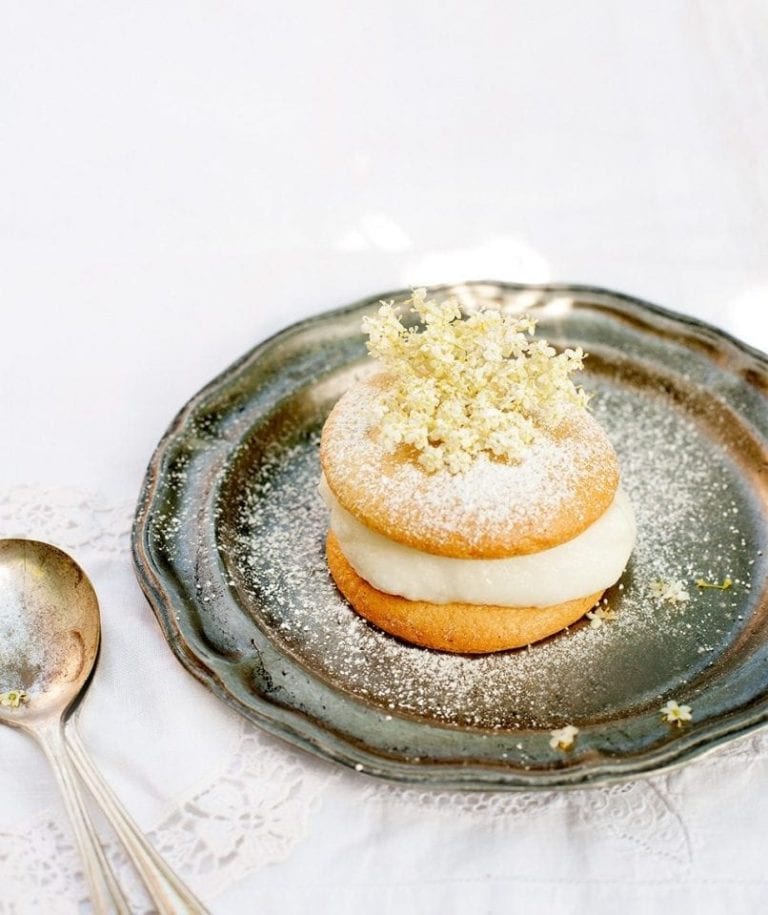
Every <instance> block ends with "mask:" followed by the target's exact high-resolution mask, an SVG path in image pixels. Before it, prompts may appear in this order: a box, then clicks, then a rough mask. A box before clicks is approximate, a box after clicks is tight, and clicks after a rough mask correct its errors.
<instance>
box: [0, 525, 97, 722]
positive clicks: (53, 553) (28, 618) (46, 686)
mask: <svg viewBox="0 0 768 915" xmlns="http://www.w3.org/2000/svg"><path fill="white" fill-rule="evenodd" d="M100 632H101V625H100V618H99V602H98V600H97V598H96V592H95V591H94V590H93V586H92V585H91V583H90V581H89V580H88V577H87V575H86V574H85V573H84V572H83V570H82V569H81V568H80V566H79V565H77V563H76V562H75V561H74V560H73V559H72V558H71V557H70V556H68V555H67V554H66V553H64V552H62V550H60V549H58V548H57V547H55V546H51V545H50V544H47V543H40V542H39V541H36V540H0V692H4V691H6V690H15V689H20V690H23V691H24V692H25V693H26V694H27V697H28V701H26V702H24V703H22V704H20V705H19V706H18V708H3V707H2V706H0V718H2V719H3V721H4V723H7V724H10V725H12V726H15V727H21V728H24V727H25V726H27V725H29V724H31V723H32V722H33V721H34V722H38V721H40V719H43V718H46V717H49V716H56V717H59V716H60V715H62V714H63V713H64V712H66V711H67V709H69V707H70V706H71V705H72V704H73V703H74V702H75V700H76V699H77V697H78V696H79V695H80V694H81V692H82V690H83V687H84V686H85V684H86V683H87V681H88V678H89V677H90V675H91V673H92V671H93V667H94V664H95V663H96V658H97V655H98V652H99V641H100Z"/></svg>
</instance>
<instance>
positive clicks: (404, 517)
mask: <svg viewBox="0 0 768 915" xmlns="http://www.w3.org/2000/svg"><path fill="white" fill-rule="evenodd" d="M445 326H446V327H448V329H449V330H450V324H446V325H445ZM462 332H464V333H466V330H465V329H462ZM415 336H416V335H414V337H415ZM407 339H408V340H409V341H410V340H412V339H413V338H411V337H408V338H407ZM551 352H552V353H554V350H551ZM401 381H402V379H401V378H399V377H398V376H397V375H395V374H393V373H392V372H391V371H390V372H388V371H386V370H385V371H382V372H379V373H378V374H375V375H373V376H371V377H369V378H367V379H365V380H363V381H360V382H358V383H357V384H355V385H354V386H353V388H351V389H350V390H349V391H348V392H347V393H346V394H345V395H344V396H343V397H342V398H341V399H340V400H339V401H338V402H337V404H336V405H335V407H334V408H333V410H332V411H331V413H330V415H329V417H328V419H327V421H326V423H325V426H324V428H323V433H322V440H321V447H320V459H321V464H322V471H323V474H322V480H321V487H320V488H321V492H322V493H323V496H324V498H325V500H326V502H327V504H328V506H329V508H330V510H331V522H330V532H329V534H328V538H327V559H328V566H329V569H330V572H331V575H332V576H333V579H334V581H335V582H336V585H337V587H338V588H339V590H340V591H341V593H342V594H343V596H344V597H345V598H346V599H347V601H348V602H349V603H350V604H351V606H352V607H353V608H354V609H355V610H357V612H358V613H360V615H361V616H363V617H365V619H367V620H368V621H370V622H371V623H373V624H375V625H376V626H378V627H379V628H381V629H383V630H384V631H385V632H388V633H390V634H391V635H394V636H397V637H399V638H401V639H403V640H405V641H407V642H410V643H413V644H416V645H420V646H423V647H427V648H431V649H436V650H442V651H450V652H461V653H484V652H493V651H501V650H505V649H510V648H517V647H520V646H524V645H528V644H530V643H532V642H536V641H538V640H540V639H543V638H546V637H547V636H550V635H553V634H554V633H556V632H558V631H560V630H562V629H564V628H565V627H567V626H569V625H571V624H572V623H574V622H576V621H577V620H578V619H580V618H581V617H582V616H583V615H584V614H585V613H586V612H587V611H588V610H589V609H590V608H591V607H593V606H594V605H595V604H596V603H597V602H598V601H599V600H600V598H601V597H602V595H603V593H604V591H605V590H606V589H607V588H608V587H610V586H611V585H613V584H614V583H615V582H616V581H617V580H618V579H619V578H620V576H621V574H622V572H623V570H624V567H625V566H626V563H627V561H628V559H629V556H630V554H631V551H632V549H633V547H634V542H635V521H634V513H633V511H632V506H631V505H630V503H629V501H628V499H627V497H626V495H625V494H624V492H623V490H622V488H621V485H620V477H619V465H618V460H617V457H616V454H615V452H614V450H613V447H612V446H611V443H610V441H609V440H608V438H607V436H606V435H605V433H604V432H603V430H602V429H601V427H600V426H599V424H598V423H597V422H596V420H595V419H594V418H593V417H592V415H591V414H590V413H589V412H588V410H586V409H585V408H584V406H583V404H579V403H575V402H566V403H564V405H563V407H562V409H561V410H560V413H559V414H558V421H557V423H555V424H552V423H549V424H548V423H541V424H540V425H539V426H538V427H537V430H536V434H535V435H534V436H531V437H530V440H526V447H525V448H524V449H522V451H521V452H520V453H516V454H515V455H514V456H513V457H511V458H509V457H505V456H504V455H499V454H498V453H488V452H487V451H483V450H480V449H475V453H473V455H472V459H471V461H468V462H467V466H466V467H463V468H462V470H461V472H451V469H450V468H449V467H446V466H440V467H437V468H436V469H434V470H432V469H430V468H425V466H423V464H422V463H420V462H419V452H418V450H417V448H416V447H415V446H414V445H413V444H410V443H405V442H403V441H400V442H399V443H398V442H395V443H394V445H393V443H392V441H391V439H388V438H387V437H386V436H385V435H383V434H382V429H381V424H380V422H378V421H377V418H380V417H381V416H382V409H381V405H382V403H385V404H386V403H387V398H388V396H389V395H391V394H393V392H394V391H396V389H397V386H398V384H400V383H401ZM389 402H390V403H391V402H393V401H392V400H391V399H390V401H389ZM466 412H467V413H468V414H469V413H471V407H470V408H469V409H467V411H466ZM448 431H449V433H450V431H451V430H450V429H449V430H448ZM455 440H458V441H461V439H460V438H458V439H455Z"/></svg>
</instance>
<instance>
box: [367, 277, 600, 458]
mask: <svg viewBox="0 0 768 915" xmlns="http://www.w3.org/2000/svg"><path fill="white" fill-rule="evenodd" d="M405 305H406V306H409V310H410V312H411V313H413V314H416V315H417V316H418V317H419V319H420V320H421V323H422V325H423V327H421V328H416V327H406V326H404V325H403V323H402V321H401V319H400V315H399V311H398V309H397V308H396V307H395V306H394V304H393V303H392V302H384V303H382V305H381V307H380V308H379V310H378V312H377V314H376V315H374V316H370V317H366V318H364V319H363V330H364V331H365V333H367V334H368V350H369V352H370V353H371V355H372V356H374V357H375V358H377V359H379V360H380V361H381V363H382V364H383V366H384V367H385V369H386V370H387V372H388V374H389V375H390V376H391V378H392V380H393V383H392V385H391V387H389V388H388V389H387V391H386V393H385V394H384V395H383V398H384V399H383V402H382V403H381V405H380V415H379V416H378V420H379V425H380V431H381V435H382V436H383V440H384V442H385V443H386V444H387V446H388V447H390V448H395V447H396V446H397V445H400V444H406V445H410V446H411V447H412V448H414V449H415V450H416V451H417V452H418V453H419V454H418V462H419V464H420V465H421V466H422V467H423V468H424V469H425V470H427V471H428V472H434V471H438V470H443V469H446V470H448V471H449V472H450V473H461V472H463V471H465V470H466V469H467V468H468V467H469V466H470V464H471V462H472V460H473V459H474V458H475V457H476V456H477V455H478V454H480V453H481V452H486V453H488V454H491V455H493V456H494V457H497V458H499V459H502V460H512V461H514V460H519V459H520V457H521V456H522V454H523V451H524V449H525V448H526V447H527V446H528V445H530V444H531V442H533V441H534V439H535V438H536V434H537V427H538V426H542V425H543V426H548V427H550V428H556V427H557V426H558V425H559V424H560V423H561V422H562V420H563V418H564V417H565V414H566V412H567V411H568V410H569V409H571V408H573V407H574V406H576V407H581V408H584V407H586V406H587V403H588V400H589V397H588V395H587V394H586V393H585V392H584V390H583V389H582V388H580V387H577V386H576V385H574V383H573V381H571V378H570V376H571V374H572V373H573V372H576V371H578V370H579V369H581V368H582V367H583V363H584V353H583V351H582V350H581V349H580V348H577V349H566V350H565V351H564V352H562V353H557V351H556V350H555V349H554V348H553V347H551V346H550V345H549V344H548V343H547V342H546V341H545V340H535V341H534V340H531V339H530V338H531V336H532V335H533V333H534V330H535V327H536V323H535V321H533V320H532V319H531V318H528V317H515V316H513V315H507V314H502V313H501V312H500V311H495V310H487V309H485V308H483V307H480V308H477V309H476V310H473V312H472V313H471V314H469V315H468V316H466V317H463V316H462V312H461V309H460V308H459V306H458V304H457V303H456V302H455V301H452V300H448V301H444V302H437V301H435V300H429V299H427V294H426V290H424V289H416V290H414V292H413V294H412V296H411V298H410V299H408V301H407V302H406V303H405Z"/></svg>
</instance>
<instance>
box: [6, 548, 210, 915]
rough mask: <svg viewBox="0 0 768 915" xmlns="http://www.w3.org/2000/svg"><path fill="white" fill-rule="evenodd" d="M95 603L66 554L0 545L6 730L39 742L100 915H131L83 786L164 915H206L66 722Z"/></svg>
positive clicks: (96, 630) (89, 653) (93, 628)
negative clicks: (9, 702) (12, 701)
mask: <svg viewBox="0 0 768 915" xmlns="http://www.w3.org/2000/svg"><path fill="white" fill-rule="evenodd" d="M100 635H101V622H100V618H99V604H98V601H97V599H96V594H95V592H94V590H93V586H92V585H91V583H90V581H89V580H88V577H87V576H86V574H85V573H84V572H83V570H82V569H81V568H80V567H79V566H78V565H77V563H75V562H74V560H73V559H71V558H70V557H69V556H68V555H67V554H66V553H64V552H62V551H61V550H59V549H57V548H56V547H54V546H51V545H50V544H47V543H40V542H38V541H35V540H0V692H4V691H8V690H22V691H23V692H24V693H25V694H26V698H25V701H22V702H20V703H19V705H18V706H16V707H13V706H5V707H4V706H2V705H0V723H2V724H8V725H11V726H12V727H17V728H19V729H21V730H22V731H25V732H26V733H27V734H30V735H31V736H32V737H34V738H35V739H36V740H37V741H38V743H39V744H40V746H41V747H42V749H43V752H44V753H45V755H46V757H47V758H48V761H49V763H50V764H51V767H52V769H53V771H54V774H55V775H56V778H57V780H58V783H59V786H60V788H61V791H62V794H63V796H64V800H65V802H66V805H67V810H68V812H69V815H70V818H71V820H72V826H73V829H74V833H75V839H76V840H77V844H78V846H79V848H80V852H81V854H82V857H83V863H84V864H85V873H86V878H87V880H88V885H89V889H90V894H91V901H92V904H93V907H94V910H95V911H96V912H97V913H118V915H130V908H129V906H128V903H127V902H126V899H125V896H124V895H123V893H122V891H121V890H120V887H119V886H118V884H117V881H116V879H115V876H114V874H113V872H112V869H111V868H110V866H109V863H108V862H107V859H106V857H105V855H104V851H103V849H102V847H101V844H100V843H99V840H98V836H97V834H96V830H95V828H94V826H93V823H92V821H91V819H90V815H89V813H88V811H87V809H86V806H85V804H84V802H83V796H82V792H81V789H80V784H79V781H78V778H77V773H76V770H77V772H79V774H80V776H81V778H82V779H83V781H84V782H85V783H86V785H87V786H88V788H89V790H90V791H91V792H92V794H93V796H94V798H95V799H96V801H97V802H98V804H99V805H100V807H101V809H102V812H103V813H104V815H105V816H106V818H107V819H108V820H109V822H110V823H111V825H112V827H113V828H114V830H115V832H116V833H117V835H118V837H119V838H120V840H121V841H122V842H123V845H124V846H125V850H126V852H127V854H128V857H129V858H130V860H131V862H132V863H133V865H134V867H135V868H136V870H137V871H138V873H139V875H140V877H141V878H142V880H143V882H144V884H145V886H146V888H147V891H148V893H149V895H150V897H151V899H152V901H153V903H154V905H155V908H156V909H157V912H158V913H159V915H180V913H184V915H206V910H205V909H204V908H203V906H202V905H201V904H200V902H199V901H198V900H197V899H196V898H195V897H194V896H193V895H192V893H191V892H190V891H189V890H188V889H187V888H186V887H185V886H184V884H183V883H182V882H181V881H180V880H179V878H178V877H177V876H176V875H175V874H174V873H173V871H172V870H171V869H170V868H169V867H168V865H167V864H166V863H165V862H164V861H163V859H162V858H161V857H160V855H158V853H157V852H156V851H155V850H154V849H153V848H152V846H151V845H149V843H148V842H147V840H146V839H145V838H144V836H143V835H142V834H141V832H140V831H139V829H138V828H137V826H136V824H135V823H134V822H133V821H132V820H131V818H130V817H129V816H128V814H127V813H126V811H125V809H124V808H123V807H122V805H121V804H120V802H119V801H118V799H117V798H116V797H115V795H114V794H113V793H112V791H111V789H110V788H109V787H108V786H107V784H106V783H105V782H104V780H103V779H102V778H101V776H100V775H99V774H98V772H97V771H96V769H95V768H94V766H93V764H92V763H91V762H90V760H89V759H88V756H87V755H86V753H85V750H84V748H83V745H82V743H81V742H80V738H79V737H78V735H77V733H76V731H75V730H74V723H73V721H72V719H70V722H69V727H68V729H67V737H69V741H70V745H69V746H68V744H67V739H66V738H65V733H64V728H65V724H66V722H67V720H68V719H69V718H70V715H71V713H72V711H73V709H74V708H75V705H76V702H77V700H78V698H79V697H80V696H81V695H82V693H83V692H84V690H85V688H86V687H87V684H88V680H89V677H90V675H91V672H92V670H93V667H94V664H95V663H96V658H97V655H98V650H99V640H100Z"/></svg>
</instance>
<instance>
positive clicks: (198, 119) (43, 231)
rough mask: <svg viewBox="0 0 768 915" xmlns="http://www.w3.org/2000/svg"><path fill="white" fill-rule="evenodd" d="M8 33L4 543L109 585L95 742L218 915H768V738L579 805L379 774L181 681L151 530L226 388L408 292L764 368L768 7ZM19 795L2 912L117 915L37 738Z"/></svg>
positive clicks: (43, 28)
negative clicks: (689, 322)
mask: <svg viewBox="0 0 768 915" xmlns="http://www.w3.org/2000/svg"><path fill="white" fill-rule="evenodd" d="M0 9H1V10H2V27H0V422H1V423H2V439H1V441H2V447H0V487H1V488H0V535H3V536H9V535H13V534H27V535H31V536H38V537H42V538H44V539H48V540H52V541H54V542H57V543H59V544H60V545H61V546H63V547H65V548H68V549H70V550H71V551H72V552H73V553H74V555H75V556H76V557H77V558H78V559H79V561H80V562H81V563H82V564H83V565H84V566H85V568H86V569H87V571H88V572H89V573H90V574H91V576H92V577H93V580H94V582H95V585H96V588H97V590H98V592H99V595H100V597H101V601H102V611H103V622H104V650H103V655H102V660H101V663H100V667H99V670H98V674H97V677H96V680H95V682H94V684H93V686H92V689H91V691H90V694H89V696H88V699H87V702H86V704H85V707H84V709H83V712H82V731H83V735H84V739H85V741H86V743H87V744H88V745H89V746H90V748H91V749H92V751H93V754H94V756H95V758H96V760H97V762H98V764H99V765H100V767H101V768H102V770H103V771H104V773H105V774H106V775H107V777H108V779H109V780H110V782H111V783H112V784H113V785H114V786H115V788H116V789H117V791H118V793H119V794H120V795H121V797H122V798H123V799H124V801H125V802H126V804H127V806H128V807H129V808H130V809H131V811H132V812H133V813H134V815H135V816H136V818H137V819H138V821H139V822H140V823H141V825H142V827H143V828H144V829H146V830H147V831H148V832H149V833H150V835H151V836H152V838H153V840H155V841H157V842H158V843H159V844H160V846H161V847H162V848H163V850H164V851H165V852H166V853H167V855H168V857H169V858H170V859H171V860H172V861H173V862H174V864H175V865H176V866H177V867H178V869H179V871H180V872H181V873H182V874H183V875H184V876H185V877H186V878H188V880H189V882H190V883H191V884H192V885H193V886H194V887H195V889H196V890H197V891H198V892H199V894H200V896H201V897H202V898H203V899H204V901H205V902H206V903H207V904H208V905H209V906H210V908H211V910H212V911H213V912H214V913H222V915H236V913H248V915H250V913H252V912H261V913H275V915H277V913H280V915H292V913H304V912H318V913H334V915H346V913H349V915H351V913H358V912H360V911H366V912H368V913H371V915H376V913H382V915H383V913H391V912H409V913H410V912H413V913H423V912H438V911H440V912H459V911H471V912H484V913H501V912H525V913H537V912H546V913H560V912H582V911H587V910H589V911H591V912H595V913H613V912H623V913H647V912H653V911H660V910H661V908H662V906H664V907H665V908H666V909H667V910H669V911H682V910H683V909H685V910H691V911H698V912H704V913H708V912H713V913H714V912H717V913H719V912H722V911H724V910H726V907H727V908H728V910H729V911H731V912H734V913H736V912H747V911H749V912H753V911H758V910H761V908H762V906H765V904H766V903H768V878H766V870H765V865H764V845H763V838H764V835H765V823H766V821H768V737H764V736H759V735H758V736H753V737H748V738H744V739H742V740H740V741H738V742H737V743H734V744H732V745H731V746H730V747H729V748H727V749H723V750H721V751H718V752H716V753H714V754H713V755H711V756H709V757H707V758H705V759H702V760H700V761H698V762H696V763H694V764H692V765H689V766H687V767H685V768H684V769H682V770H680V771H676V772H674V773H672V774H668V775H657V776H655V777H652V778H650V779H647V780H644V781H638V782H634V783H629V784H626V785H622V786H618V787H612V788H607V789H599V790H591V791H577V792H573V793H568V794H563V793H546V794H535V795H534V794H516V795H460V794H449V793H443V794H437V795H435V794H429V793H427V792H419V791H411V790H407V789H402V788H394V787H389V786H387V785H384V784H381V783H374V782H372V781H371V780H369V779H368V778H366V777H365V776H361V775H356V774H355V773H348V772H346V771H340V770H338V769H337V768H335V767H334V766H332V765H330V764H326V763H323V762H319V761H316V760H314V759H311V758H309V757H307V756H305V755H303V754H301V753H297V752H295V751H293V750H292V749H291V748H290V747H288V746H286V745H284V744H283V743H281V742H279V741H277V740H274V739H271V738H268V737H266V736H264V735H262V734H260V733H259V732H257V731H255V730H254V729H253V728H252V727H250V726H248V725H246V724H244V723H243V722H241V721H240V720H238V719H237V718H236V717H235V716H234V715H232V714H231V713H230V712H229V711H228V710H227V709H226V708H225V707H224V706H223V705H221V704H220V703H218V702H217V701H216V700H214V699H213V697H212V696H210V695H209V694H208V693H207V692H206V691H205V690H204V689H203V688H202V687H201V686H199V685H198V684H197V683H196V682H194V681H193V680H192V679H191V678H190V677H189V676H188V675H187V674H186V673H184V671H183V670H182V669H181V667H180V666H179V665H178V664H177V662H176V661H175V660H174V658H173V656H172V655H171V652H170V650H169V649H168V648H167V646H166V645H165V643H164V642H163V640H162V638H161V635H160V632H159V630H158V627H157V625H156V624H155V621H154V618H153V617H152V615H151V613H150V612H149V610H148V608H147V606H146V604H145V602H144V600H143V598H142V596H141V594H140V592H139V589H138V587H137V586H136V584H135V582H134V579H133V575H132V570H131V564H130V559H129V551H128V531H129V525H130V520H131V514H132V509H133V505H134V501H135V498H136V495H137V493H138V489H139V485H140V482H141V478H142V475H143V471H144V467H145V464H146V462H147V460H148V458H149V455H150V454H151V451H152V449H153V447H154V445H155V443H156V441H157V439H158V438H159V437H160V435H161V434H162V432H163V431H164V429H165V427H166V425H167V424H168V422H169V420H170V419H171V417H172V415H173V414H174V412H175V411H176V410H177V408H178V407H179V406H180V405H181V404H182V403H183V402H184V401H185V400H186V399H187V398H188V397H189V396H190V395H191V394H192V393H193V392H194V391H196V390H197V389H198V388H199V387H200V386H202V385H203V384H204V383H205V382H206V381H208V380H209V378H210V377H212V376H213V375H214V374H215V373H217V372H218V371H219V370H221V369H222V368H224V367H225V366H226V365H228V364H229V363H230V362H231V361H232V360H233V359H234V358H235V357H237V356H239V355H240V354H241V352H243V351H244V350H246V349H247V348H249V347H250V346H251V345H252V344H254V343H256V342H257V341H258V340H259V339H260V338H263V337H264V336H266V335H267V334H269V333H271V332H273V331H275V330H277V329H278V328H279V327H281V326H282V325H285V324H286V323H288V322H289V321H291V320H294V319H296V318H299V317H302V316H304V315H308V314H311V313H313V312H316V311H319V310H323V309H326V308H329V307H332V306H336V305H339V304H343V303H345V302H347V301H351V300H353V299H355V298H357V297H360V296H363V295H367V294H371V293H374V292H376V291H378V290H381V291H384V290H387V289H391V288H395V287H400V286H403V285H408V284H420V283H429V282H443V281H451V280H459V279H469V278H475V279H479V278H494V279H509V280H523V281H543V280H548V279H553V280H562V281H575V282H585V283H594V284H598V285H604V286H609V287H614V288H618V289H621V290H625V291H629V292H633V293H635V294H637V295H640V296H642V297H645V298H648V299H651V300H654V301H657V302H659V303H660V304H663V305H666V306H669V307H672V308H675V309H678V310H681V311H684V312H688V313H690V314H695V315H698V316H700V317H702V318H705V319H709V320H712V321H715V322H716V323H718V324H720V325H722V326H723V327H725V328H727V329H728V330H730V331H732V332H734V333H736V334H737V335H740V336H741V337H743V338H744V339H746V340H748V341H749V342H750V343H752V344H754V345H756V346H762V347H763V348H767V349H768V319H767V318H766V307H767V306H768V256H767V255H768V167H767V166H766V149H768V6H766V4H765V2H764V0H698V2H697V0H646V2H644V3H642V4H638V3H636V2H634V0H577V2H573V0H558V2H556V0H540V2H536V3H532V2H527V0H507V2H488V0H473V2H471V3H470V2H457V0H439V2H438V0H424V2H421V0H410V2H400V0H391V2H389V3H383V4H373V3H366V2H357V3H355V2H342V0H336V2H329V3H324V4H323V3H311V2H296V3H293V4H279V3H270V4H267V3H262V2H252V3H248V2H237V0H219V2H213V0H207V2H198V3H176V2H170V0H166V2H159V3H158V2H153V3H149V2H142V0H138V2H134V3H116V2H111V3H103V2H94V0H82V2H78V3H66V2H64V3H60V2H56V3H54V2H49V3H41V2H34V0H28V2H24V3H3V4H2V5H0ZM0 780H1V782H2V786H3V787H2V791H1V792H0V912H2V913H3V915H22V913H45V915H58V913H62V915H69V913H75V912H78V911H85V910H86V908H83V907H80V908H79V905H80V900H82V898H83V896H84V894H85V889H84V886H83V883H82V879H81V875H80V874H79V870H78V868H79V864H78V860H77V857H76V855H75V853H74V851H73V849H72V846H71V841H70V834H69V830H68V824H67V822H66V818H65V814H64V811H63V807H62V804H61V803H60V801H59V798H58V797H57V795H56V793H55V790H54V787H53V784H52V780H51V777H50V775H49V773H48V771H47V769H46V766H45V764H44V761H43V759H42V757H41V754H40V753H39V751H38V750H37V749H36V748H35V747H34V746H33V745H32V744H31V743H30V742H29V741H28V740H27V739H25V738H24V737H23V736H22V735H20V734H18V733H16V732H13V731H10V730H8V729H5V731H4V732H3V733H0ZM136 898H137V911H142V910H143V909H142V906H141V904H140V903H139V901H138V899H139V897H138V896H137V897H136Z"/></svg>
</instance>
